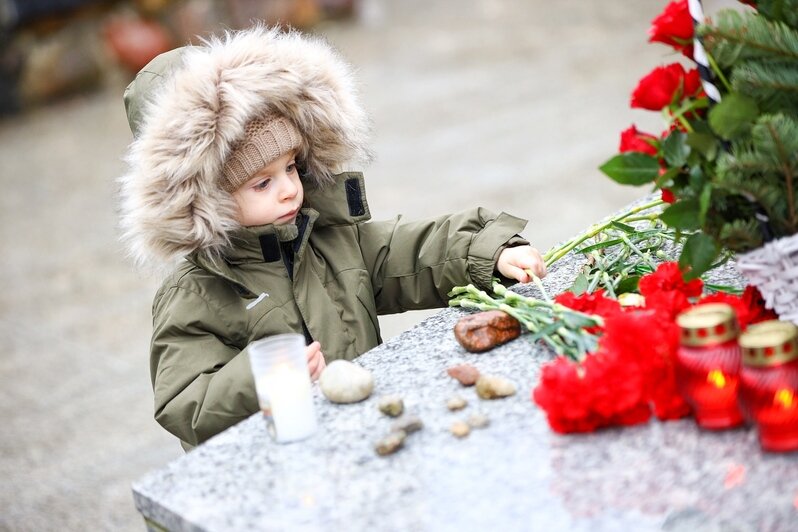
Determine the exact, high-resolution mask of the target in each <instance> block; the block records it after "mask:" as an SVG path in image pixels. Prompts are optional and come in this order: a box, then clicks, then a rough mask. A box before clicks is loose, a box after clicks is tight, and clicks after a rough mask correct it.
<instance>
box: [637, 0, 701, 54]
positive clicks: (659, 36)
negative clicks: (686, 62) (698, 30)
mask: <svg viewBox="0 0 798 532" xmlns="http://www.w3.org/2000/svg"><path fill="white" fill-rule="evenodd" d="M694 33H695V31H694V28H693V19H692V17H691V16H690V10H689V8H688V7H687V0H676V1H675V2H671V3H670V4H668V5H667V6H666V7H665V10H664V11H663V12H662V13H660V14H659V15H658V16H657V17H656V18H655V19H654V20H652V21H651V27H650V28H649V30H648V35H649V39H648V42H661V43H664V44H667V45H668V46H672V47H673V48H675V49H676V50H678V51H680V52H681V53H683V54H684V55H685V56H687V57H690V58H692V57H693V34H694Z"/></svg>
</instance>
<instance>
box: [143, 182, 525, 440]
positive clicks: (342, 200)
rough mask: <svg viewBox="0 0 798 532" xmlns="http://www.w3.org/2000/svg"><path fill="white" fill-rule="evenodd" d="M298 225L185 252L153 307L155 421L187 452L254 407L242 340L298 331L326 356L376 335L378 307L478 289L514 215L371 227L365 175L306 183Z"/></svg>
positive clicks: (511, 236) (440, 300) (341, 354)
mask: <svg viewBox="0 0 798 532" xmlns="http://www.w3.org/2000/svg"><path fill="white" fill-rule="evenodd" d="M300 212H301V214H300V216H299V217H298V219H297V222H296V224H291V225H282V226H276V225H271V224H270V225H264V226H260V227H250V228H242V229H239V230H237V231H235V232H234V233H233V234H232V236H231V241H232V246H231V248H230V249H229V250H228V251H227V252H226V254H225V256H224V258H223V259H221V260H216V261H212V260H210V259H209V258H207V257H206V256H204V255H201V254H193V255H191V256H190V257H188V260H187V261H186V262H185V263H184V264H183V265H182V266H181V267H179V269H178V270H177V271H176V272H175V273H174V274H173V275H171V276H170V277H169V278H168V279H166V280H165V282H164V283H163V285H162V286H161V288H160V289H159V290H158V292H157V295H156V296H155V301H154V304H153V337H152V351H151V363H150V371H151V376H152V382H153V387H154V391H155V417H156V419H157V421H158V422H159V423H160V424H161V425H162V426H163V427H164V428H166V430H168V431H169V432H171V433H172V434H174V435H175V436H177V437H178V438H180V440H181V441H182V442H183V446H184V447H185V448H187V449H188V448H191V447H192V446H194V445H197V444H198V443H200V442H202V441H204V440H205V439H207V438H209V437H211V436H213V435H214V434H216V433H218V432H220V431H222V430H223V429H225V428H227V427H229V426H231V425H233V424H235V423H237V422H238V421H241V420H243V419H244V418H246V417H248V416H249V415H250V414H252V413H254V412H256V411H257V410H258V404H257V399H256V395H255V388H254V381H253V378H252V375H251V370H250V366H249V359H248V354H247V346H248V345H249V344H250V343H251V342H252V341H254V340H258V339H260V338H263V337H265V336H269V335H273V334H279V333H287V332H296V333H303V334H305V336H306V338H307V339H308V341H310V340H311V339H312V340H318V341H319V342H320V343H321V346H322V351H323V352H324V354H325V358H326V360H327V361H328V362H329V361H331V360H335V359H347V360H351V359H353V358H355V357H357V356H358V355H360V354H362V353H364V352H365V351H368V350H369V349H371V348H373V347H375V346H376V345H378V344H379V343H380V342H381V338H380V328H379V323H378V321H377V316H378V315H379V314H389V313H396V312H403V311H405V310H412V309H424V308H435V307H442V306H445V305H446V304H447V296H446V294H447V292H448V291H449V290H451V288H452V287H454V286H456V285H462V284H466V283H474V284H476V285H478V286H480V287H483V288H487V287H489V285H490V282H491V278H492V276H494V268H495V264H496V259H497V257H498V254H499V252H500V251H501V250H502V249H503V248H504V247H506V246H508V245H517V244H522V243H526V242H525V241H524V240H523V239H521V238H520V237H519V236H518V233H520V232H521V230H522V229H523V228H524V226H525V225H526V222H525V221H524V220H521V219H519V218H515V217H513V216H510V215H507V214H504V213H502V214H499V215H498V216H496V215H494V214H492V213H490V212H488V211H486V210H485V209H481V208H477V209H472V210H468V211H464V212H461V213H458V214H454V215H449V216H441V217H438V218H433V219H429V220H424V221H414V222H407V221H405V220H403V219H402V218H401V217H397V218H396V219H393V220H390V221H383V222H371V221H369V220H370V217H371V216H370V213H369V209H368V203H367V201H366V196H365V185H364V181H363V177H362V175H361V174H359V173H345V174H340V175H338V176H336V181H335V184H334V185H332V186H330V187H326V188H324V189H307V190H306V193H305V203H304V208H303V209H302V210H301V211H300Z"/></svg>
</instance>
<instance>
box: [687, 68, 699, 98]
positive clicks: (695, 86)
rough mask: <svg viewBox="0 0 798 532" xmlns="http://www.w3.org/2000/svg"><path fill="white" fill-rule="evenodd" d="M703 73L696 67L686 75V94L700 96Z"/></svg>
mask: <svg viewBox="0 0 798 532" xmlns="http://www.w3.org/2000/svg"><path fill="white" fill-rule="evenodd" d="M702 89H703V88H702V86H701V74H699V73H698V69H697V68H694V69H692V70H690V71H689V72H687V73H685V75H684V93H683V94H684V96H685V97H689V96H698V95H699V94H700V93H701V92H702Z"/></svg>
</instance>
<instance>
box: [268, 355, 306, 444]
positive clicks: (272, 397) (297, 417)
mask: <svg viewBox="0 0 798 532" xmlns="http://www.w3.org/2000/svg"><path fill="white" fill-rule="evenodd" d="M256 387H257V389H258V390H263V394H260V393H259V394H258V395H259V396H260V397H259V401H260V402H261V404H263V403H264V402H265V403H267V404H268V405H269V409H270V410H271V418H272V423H273V424H274V438H275V440H277V441H279V442H287V441H294V440H299V439H302V438H304V437H306V436H308V435H309V434H312V433H313V432H314V431H315V430H316V412H315V410H314V407H313V395H312V393H311V390H310V378H309V376H308V373H307V369H305V371H304V373H302V372H300V371H297V370H296V369H295V368H292V367H291V366H289V365H288V364H278V365H277V366H275V367H273V368H272V370H271V371H270V372H269V373H267V374H265V375H262V376H261V377H259V378H258V381H257V383H256Z"/></svg>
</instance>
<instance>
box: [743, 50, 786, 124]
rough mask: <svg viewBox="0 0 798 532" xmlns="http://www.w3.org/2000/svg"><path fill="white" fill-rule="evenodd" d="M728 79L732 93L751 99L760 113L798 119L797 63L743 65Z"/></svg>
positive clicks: (754, 63)
mask: <svg viewBox="0 0 798 532" xmlns="http://www.w3.org/2000/svg"><path fill="white" fill-rule="evenodd" d="M731 78H732V87H733V89H734V91H736V92H739V93H740V94H745V95H747V96H750V97H751V98H753V99H754V100H755V101H756V102H757V105H758V106H759V108H760V109H761V110H762V111H764V112H766V113H776V112H784V113H787V114H791V115H793V116H796V115H798V62H795V61H792V62H787V61H746V62H744V63H741V64H739V65H737V66H735V67H734V69H733V71H732V75H731Z"/></svg>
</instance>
